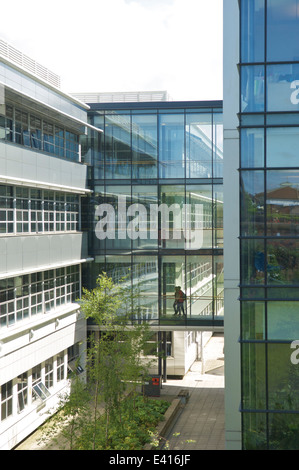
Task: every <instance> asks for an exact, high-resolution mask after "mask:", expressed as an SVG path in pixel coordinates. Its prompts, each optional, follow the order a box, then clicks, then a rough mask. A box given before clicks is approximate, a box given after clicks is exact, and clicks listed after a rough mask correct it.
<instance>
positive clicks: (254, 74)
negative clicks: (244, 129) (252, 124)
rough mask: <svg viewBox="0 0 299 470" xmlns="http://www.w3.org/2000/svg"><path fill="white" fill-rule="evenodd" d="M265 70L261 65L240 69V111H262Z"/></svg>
mask: <svg viewBox="0 0 299 470" xmlns="http://www.w3.org/2000/svg"><path fill="white" fill-rule="evenodd" d="M264 92H265V70H264V66H263V65H254V66H245V67H242V69H241V111H242V112H257V111H260V112H261V111H264V96H265V95H264Z"/></svg>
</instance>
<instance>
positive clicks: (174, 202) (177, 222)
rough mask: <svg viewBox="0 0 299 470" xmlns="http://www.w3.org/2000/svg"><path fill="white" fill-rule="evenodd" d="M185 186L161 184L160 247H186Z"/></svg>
mask: <svg viewBox="0 0 299 470" xmlns="http://www.w3.org/2000/svg"><path fill="white" fill-rule="evenodd" d="M184 204H185V188H184V186H182V185H180V186H172V185H164V186H160V195H159V209H160V214H159V246H160V248H182V249H183V248H184V247H185V234H186V225H185V211H184V207H183V206H184Z"/></svg>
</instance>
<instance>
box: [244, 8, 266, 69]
mask: <svg viewBox="0 0 299 470" xmlns="http://www.w3.org/2000/svg"><path fill="white" fill-rule="evenodd" d="M264 50H265V1H264V0H243V1H242V3H241V61H242V62H264V57H265V52H264Z"/></svg>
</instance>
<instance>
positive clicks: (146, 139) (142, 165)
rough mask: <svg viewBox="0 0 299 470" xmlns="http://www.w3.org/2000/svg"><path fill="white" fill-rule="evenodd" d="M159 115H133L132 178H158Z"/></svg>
mask: <svg viewBox="0 0 299 470" xmlns="http://www.w3.org/2000/svg"><path fill="white" fill-rule="evenodd" d="M157 158H158V127H157V115H133V116H132V178H157V173H158V165H157Z"/></svg>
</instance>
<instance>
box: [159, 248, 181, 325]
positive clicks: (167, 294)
mask: <svg viewBox="0 0 299 470" xmlns="http://www.w3.org/2000/svg"><path fill="white" fill-rule="evenodd" d="M160 282H161V286H160V291H161V297H160V309H161V318H160V320H161V322H162V323H163V319H165V320H167V319H168V320H169V319H172V320H173V321H184V319H185V318H186V314H187V307H186V301H183V302H181V303H180V306H179V305H177V300H178V297H179V296H178V295H176V288H180V289H177V290H178V291H180V290H182V291H183V292H184V293H185V294H186V270H185V256H163V257H162V264H161V277H160Z"/></svg>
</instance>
